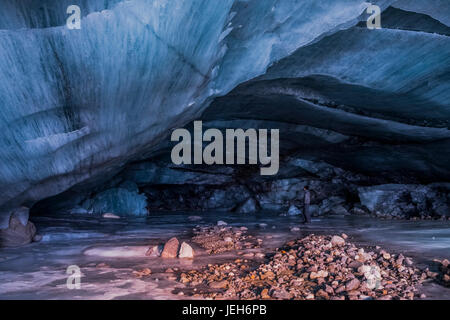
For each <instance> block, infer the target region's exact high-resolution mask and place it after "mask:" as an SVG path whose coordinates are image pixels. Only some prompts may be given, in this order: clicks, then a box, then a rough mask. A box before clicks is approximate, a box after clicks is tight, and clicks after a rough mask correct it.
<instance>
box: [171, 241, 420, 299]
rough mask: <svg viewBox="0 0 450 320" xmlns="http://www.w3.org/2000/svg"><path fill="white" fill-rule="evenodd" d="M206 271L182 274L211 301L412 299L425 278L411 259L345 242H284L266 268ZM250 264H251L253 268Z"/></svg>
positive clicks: (239, 263) (237, 264)
mask: <svg viewBox="0 0 450 320" xmlns="http://www.w3.org/2000/svg"><path fill="white" fill-rule="evenodd" d="M251 263H252V262H249V261H247V260H241V259H238V260H236V261H234V263H227V264H222V265H208V267H206V268H205V269H203V270H193V271H189V272H185V273H182V274H181V275H180V277H179V281H180V282H182V283H184V284H185V285H186V286H187V287H188V288H192V289H194V292H195V295H197V296H202V297H209V298H213V299H224V298H225V299H299V300H304V299H307V300H310V299H326V300H344V299H351V300H356V299H414V298H415V297H418V294H417V289H416V286H417V285H418V284H419V283H421V282H423V281H424V280H425V279H427V278H428V275H427V273H426V272H422V271H420V270H419V269H417V268H415V267H413V266H412V264H413V262H412V260H411V259H409V258H406V257H404V256H403V255H401V254H399V255H396V254H391V253H388V252H387V251H385V250H382V249H381V248H379V247H376V248H373V250H369V251H368V252H366V251H365V250H364V249H363V248H358V247H356V246H355V245H354V244H351V243H349V242H348V241H346V236H345V235H342V236H317V235H310V236H307V237H305V238H303V239H300V240H296V241H291V242H288V243H287V244H286V245H285V247H283V248H282V249H279V250H277V251H276V252H275V253H274V254H272V256H271V258H270V259H269V261H268V262H267V263H264V264H261V265H259V266H255V267H252V266H251ZM253 263H254V262H253Z"/></svg>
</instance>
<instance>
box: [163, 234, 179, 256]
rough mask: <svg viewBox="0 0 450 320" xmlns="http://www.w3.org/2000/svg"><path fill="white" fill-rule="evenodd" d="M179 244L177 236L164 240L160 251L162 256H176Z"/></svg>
mask: <svg viewBox="0 0 450 320" xmlns="http://www.w3.org/2000/svg"><path fill="white" fill-rule="evenodd" d="M179 245H180V242H179V241H178V239H177V238H175V237H174V238H171V239H170V240H169V241H167V242H166V244H165V245H164V249H163V251H162V253H161V257H162V258H176V257H177V254H178V246H179Z"/></svg>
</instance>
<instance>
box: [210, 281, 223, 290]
mask: <svg viewBox="0 0 450 320" xmlns="http://www.w3.org/2000/svg"><path fill="white" fill-rule="evenodd" d="M227 286H228V281H226V280H222V281H213V282H211V283H210V284H209V287H210V288H212V289H225V288H226V287H227Z"/></svg>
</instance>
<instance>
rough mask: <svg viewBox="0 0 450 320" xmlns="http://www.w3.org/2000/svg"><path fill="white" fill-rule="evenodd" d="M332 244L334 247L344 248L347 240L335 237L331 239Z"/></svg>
mask: <svg viewBox="0 0 450 320" xmlns="http://www.w3.org/2000/svg"><path fill="white" fill-rule="evenodd" d="M331 244H332V245H333V246H343V245H344V244H345V240H344V239H343V238H341V237H339V236H333V237H332V238H331Z"/></svg>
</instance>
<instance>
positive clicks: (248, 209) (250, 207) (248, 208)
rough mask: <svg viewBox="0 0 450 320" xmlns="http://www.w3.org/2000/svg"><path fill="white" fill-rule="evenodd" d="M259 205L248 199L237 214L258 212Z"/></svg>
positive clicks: (237, 210)
mask: <svg viewBox="0 0 450 320" xmlns="http://www.w3.org/2000/svg"><path fill="white" fill-rule="evenodd" d="M258 206H259V205H258V203H257V202H256V200H255V199H253V198H248V199H247V200H246V201H245V202H244V203H242V204H241V205H239V206H238V207H237V209H236V212H237V213H253V212H256V211H258Z"/></svg>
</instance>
